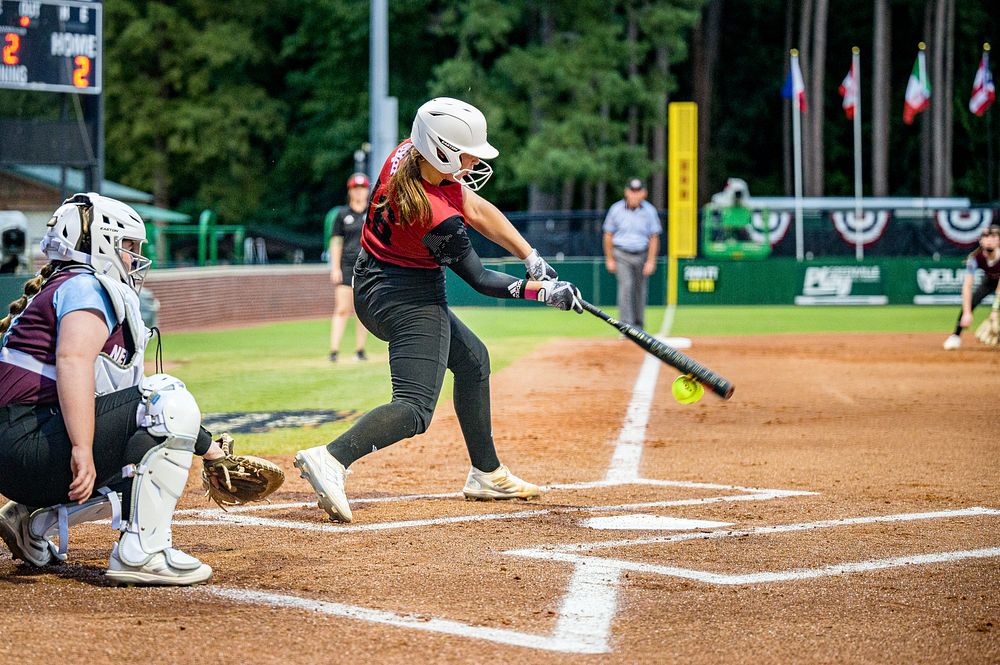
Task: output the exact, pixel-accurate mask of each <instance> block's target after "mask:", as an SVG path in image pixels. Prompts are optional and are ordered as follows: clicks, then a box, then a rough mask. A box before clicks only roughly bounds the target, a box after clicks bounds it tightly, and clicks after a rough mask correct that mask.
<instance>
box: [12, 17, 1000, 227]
mask: <svg viewBox="0 0 1000 665" xmlns="http://www.w3.org/2000/svg"><path fill="white" fill-rule="evenodd" d="M104 10H105V19H104V21H105V26H104V39H105V44H104V61H105V94H106V127H107V130H106V136H107V148H106V155H107V164H106V173H107V177H108V178H109V179H112V180H117V181H120V182H123V183H125V184H128V185H130V186H133V187H137V188H140V189H145V190H147V191H151V192H153V194H154V196H155V200H156V203H157V204H158V205H160V206H163V207H170V208H174V209H179V210H183V211H187V212H197V211H199V210H201V209H202V208H205V207H211V208H213V209H215V210H217V211H218V213H219V215H220V218H221V219H222V220H224V221H226V222H230V223H233V222H242V223H249V224H251V225H253V224H261V225H278V226H282V227H283V228H286V229H289V230H295V231H307V232H310V233H312V232H314V231H315V230H317V229H318V228H321V224H322V219H323V216H324V214H325V213H326V211H327V210H328V209H329V208H330V207H332V206H334V205H338V204H341V203H343V202H344V194H345V192H344V182H345V180H346V179H347V176H348V175H349V174H350V173H351V172H352V171H353V163H354V162H353V154H354V152H355V151H356V150H358V149H359V148H360V147H361V146H362V145H363V144H364V143H365V142H366V141H367V139H368V20H369V17H368V3H366V2H362V1H359V0H271V1H269V2H266V3H255V2H250V3H247V2H221V1H219V0H172V1H170V2H167V1H162V0H112V1H109V2H106V3H105V4H104ZM997 13H998V12H997V10H996V9H995V0H963V1H962V2H956V0H833V1H832V2H831V1H830V0H754V1H753V2H751V1H750V0H656V1H654V0H547V1H544V2H543V1H541V0H462V1H458V0H438V1H436V2H431V1H430V0H390V2H389V32H390V37H389V40H390V43H389V68H390V75H389V92H390V94H391V95H393V96H395V97H397V98H398V100H399V127H400V133H401V135H404V136H405V135H407V134H408V133H409V124H410V122H411V119H412V117H413V114H414V112H415V111H416V108H417V107H418V106H419V105H420V104H421V103H422V102H424V101H426V99H428V98H429V97H431V96H435V95H450V96H455V97H459V98H462V99H466V100H467V101H469V102H471V103H473V104H476V105H478V106H480V107H481V108H482V109H483V110H484V112H485V113H486V115H487V118H488V119H489V121H490V136H491V141H492V142H493V143H494V144H495V145H497V146H498V147H499V148H500V151H501V155H500V157H499V158H498V159H497V160H495V163H494V168H495V171H496V174H495V176H494V179H493V181H492V182H491V183H490V185H489V188H490V191H489V196H490V197H491V198H492V199H493V200H494V201H496V202H497V203H498V204H499V205H500V206H501V207H502V208H503V209H506V210H547V209H603V208H605V207H606V206H608V205H610V203H611V202H613V201H614V200H617V199H618V198H619V197H620V194H621V189H622V187H623V184H624V182H625V180H626V179H627V178H629V177H633V176H639V177H643V178H646V179H648V182H649V187H650V194H651V199H652V200H653V201H654V202H656V203H657V205H664V202H665V199H666V197H665V153H666V145H667V140H666V139H667V136H666V109H667V103H669V102H670V101H681V100H694V101H696V102H698V103H699V126H700V130H701V131H700V135H699V155H700V164H699V166H700V178H699V181H700V183H701V188H700V198H701V199H702V200H703V201H704V200H706V199H707V198H708V197H709V196H710V195H711V193H712V192H714V191H718V190H719V189H721V187H722V185H723V183H724V181H725V178H726V177H730V176H736V177H742V178H744V179H745V180H747V181H748V183H749V184H750V188H751V192H752V193H754V194H760V195H778V194H783V193H789V192H790V191H791V165H790V156H789V155H790V147H789V137H790V129H789V125H790V115H789V104H788V102H787V101H785V100H782V99H781V96H780V94H779V90H780V87H781V84H782V82H783V80H784V76H785V73H786V72H787V67H788V57H787V54H788V50H789V48H792V47H796V48H798V49H799V51H800V52H801V53H802V54H803V55H802V65H803V72H804V75H805V78H806V92H807V96H808V99H809V106H810V109H809V112H808V113H807V114H806V116H805V118H804V123H805V124H804V127H803V140H804V149H805V162H804V163H805V165H806V168H805V174H806V193H807V194H812V195H819V194H827V195H849V194H851V193H853V184H852V183H853V180H852V178H853V176H852V173H853V171H852V169H853V166H852V164H853V162H852V152H851V151H852V141H851V134H850V132H851V127H850V123H849V122H848V121H846V120H845V119H844V117H843V114H842V113H841V112H840V108H839V97H837V95H836V88H837V85H838V84H839V82H840V80H841V78H843V75H844V74H845V73H846V71H847V69H848V68H849V66H850V49H851V47H852V46H855V45H857V46H860V47H861V49H862V71H863V79H862V80H863V88H862V104H863V108H864V115H863V119H864V132H865V137H866V142H865V150H866V155H865V165H866V166H865V168H866V175H865V187H866V194H869V195H872V194H877V195H907V196H917V195H921V194H926V195H946V194H955V195H964V196H970V197H971V198H973V199H974V200H983V199H984V198H986V196H987V192H988V191H994V192H995V191H996V189H997V188H996V187H993V188H992V190H991V189H990V188H989V186H988V185H989V183H988V173H989V170H988V164H987V159H986V158H987V150H988V148H989V146H988V145H987V137H988V133H987V129H986V127H987V125H986V123H987V122H993V123H994V124H995V123H996V121H995V120H994V119H993V116H995V115H996V114H997V109H996V108H994V109H992V110H991V111H990V112H989V113H987V115H986V117H984V118H976V117H975V116H972V115H971V114H970V113H969V112H968V110H967V109H966V106H965V105H966V104H967V102H968V92H969V90H970V89H971V83H972V76H973V74H974V71H975V66H976V64H977V63H978V57H979V54H980V52H981V46H982V43H983V42H984V41H988V40H989V39H990V38H994V37H995V35H996V34H997V27H998V24H1000V19H998V16H997ZM921 40H923V41H926V42H927V44H928V58H929V63H930V76H931V82H932V86H933V96H932V101H931V107H930V110H929V111H928V112H925V113H924V114H922V116H924V117H923V118H920V119H918V122H917V123H916V124H915V125H913V126H912V127H908V126H904V125H903V124H902V120H901V114H902V104H903V101H902V99H903V91H904V89H905V85H906V78H907V76H908V74H909V71H910V68H911V67H912V64H913V60H914V57H915V55H916V44H917V42H918V41H921ZM996 41H997V42H1000V38H997V39H996ZM0 94H2V96H3V97H4V98H6V99H7V100H8V102H7V103H6V104H4V111H3V112H2V113H3V114H4V115H9V114H10V113H9V112H8V111H9V110H11V109H13V110H14V112H16V113H18V112H19V113H23V114H35V115H37V114H45V113H49V114H52V113H55V111H54V109H55V108H56V107H58V104H54V103H52V102H51V101H49V100H50V97H48V98H46V97H42V96H40V95H41V93H19V94H13V93H11V92H10V91H6V90H5V91H2V93H0ZM924 118H926V120H925V119H924ZM994 134H996V135H1000V127H998V128H997V131H995V132H994ZM995 140H996V139H994V141H995ZM996 152H1000V151H994V154H995V153H996ZM384 157H385V156H384V155H374V156H372V158H373V159H375V160H377V161H381V160H382V159H383V158H384ZM995 177H996V176H995V175H994V178H995ZM994 195H995V194H994Z"/></svg>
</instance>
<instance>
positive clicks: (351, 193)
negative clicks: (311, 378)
mask: <svg viewBox="0 0 1000 665" xmlns="http://www.w3.org/2000/svg"><path fill="white" fill-rule="evenodd" d="M368 187H369V182H368V176H366V175H365V174H364V173H355V174H354V175H352V176H351V177H350V178H348V179H347V205H346V206H345V207H343V208H341V209H340V212H338V213H337V217H336V218H335V219H334V220H333V231H332V233H331V234H330V281H331V282H332V283H333V286H334V290H335V293H334V310H333V319H332V321H331V322H330V360H331V361H332V362H336V361H337V351H338V350H339V349H340V340H341V338H343V336H344V328H345V327H347V319H349V318H351V317H352V316H354V315H355V313H354V289H353V285H352V282H353V279H352V274H353V272H354V262H355V261H357V259H358V252H360V251H361V227H362V226H363V225H364V223H365V212H366V211H367V210H368ZM355 326H356V327H355V331H354V349H355V351H354V356H355V357H356V358H357V359H358V360H365V359H366V357H365V340H366V339H367V338H368V331H367V330H366V329H365V327H364V325H362V323H361V321H355Z"/></svg>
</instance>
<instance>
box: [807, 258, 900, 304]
mask: <svg viewBox="0 0 1000 665" xmlns="http://www.w3.org/2000/svg"><path fill="white" fill-rule="evenodd" d="M800 283H801V284H802V291H801V293H800V294H799V295H797V296H795V304H796V305H885V304H888V302H889V298H888V296H886V295H885V293H884V291H883V288H882V267H881V266H879V265H864V264H852V265H819V266H804V270H803V272H802V280H801V282H800Z"/></svg>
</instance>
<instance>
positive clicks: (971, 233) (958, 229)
mask: <svg viewBox="0 0 1000 665" xmlns="http://www.w3.org/2000/svg"><path fill="white" fill-rule="evenodd" d="M934 221H935V223H936V224H937V227H938V229H939V230H940V231H941V235H943V236H944V237H945V238H946V239H947V240H948V242H950V243H952V244H953V245H959V246H962V247H965V246H967V245H971V244H972V243H974V242H976V241H977V240H979V234H980V233H982V232H983V229H985V228H986V227H987V226H989V225H990V224H992V223H993V211H992V210H990V209H989V208H972V209H970V210H938V211H937V212H936V213H935V214H934Z"/></svg>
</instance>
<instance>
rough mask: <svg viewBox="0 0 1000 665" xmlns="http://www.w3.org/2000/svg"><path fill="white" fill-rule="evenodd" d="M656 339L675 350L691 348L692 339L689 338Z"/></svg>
mask: <svg viewBox="0 0 1000 665" xmlns="http://www.w3.org/2000/svg"><path fill="white" fill-rule="evenodd" d="M656 339H658V340H659V341H661V342H663V343H664V344H666V345H667V346H672V347H674V348H675V349H690V348H691V338H689V337H657V338H656Z"/></svg>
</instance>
